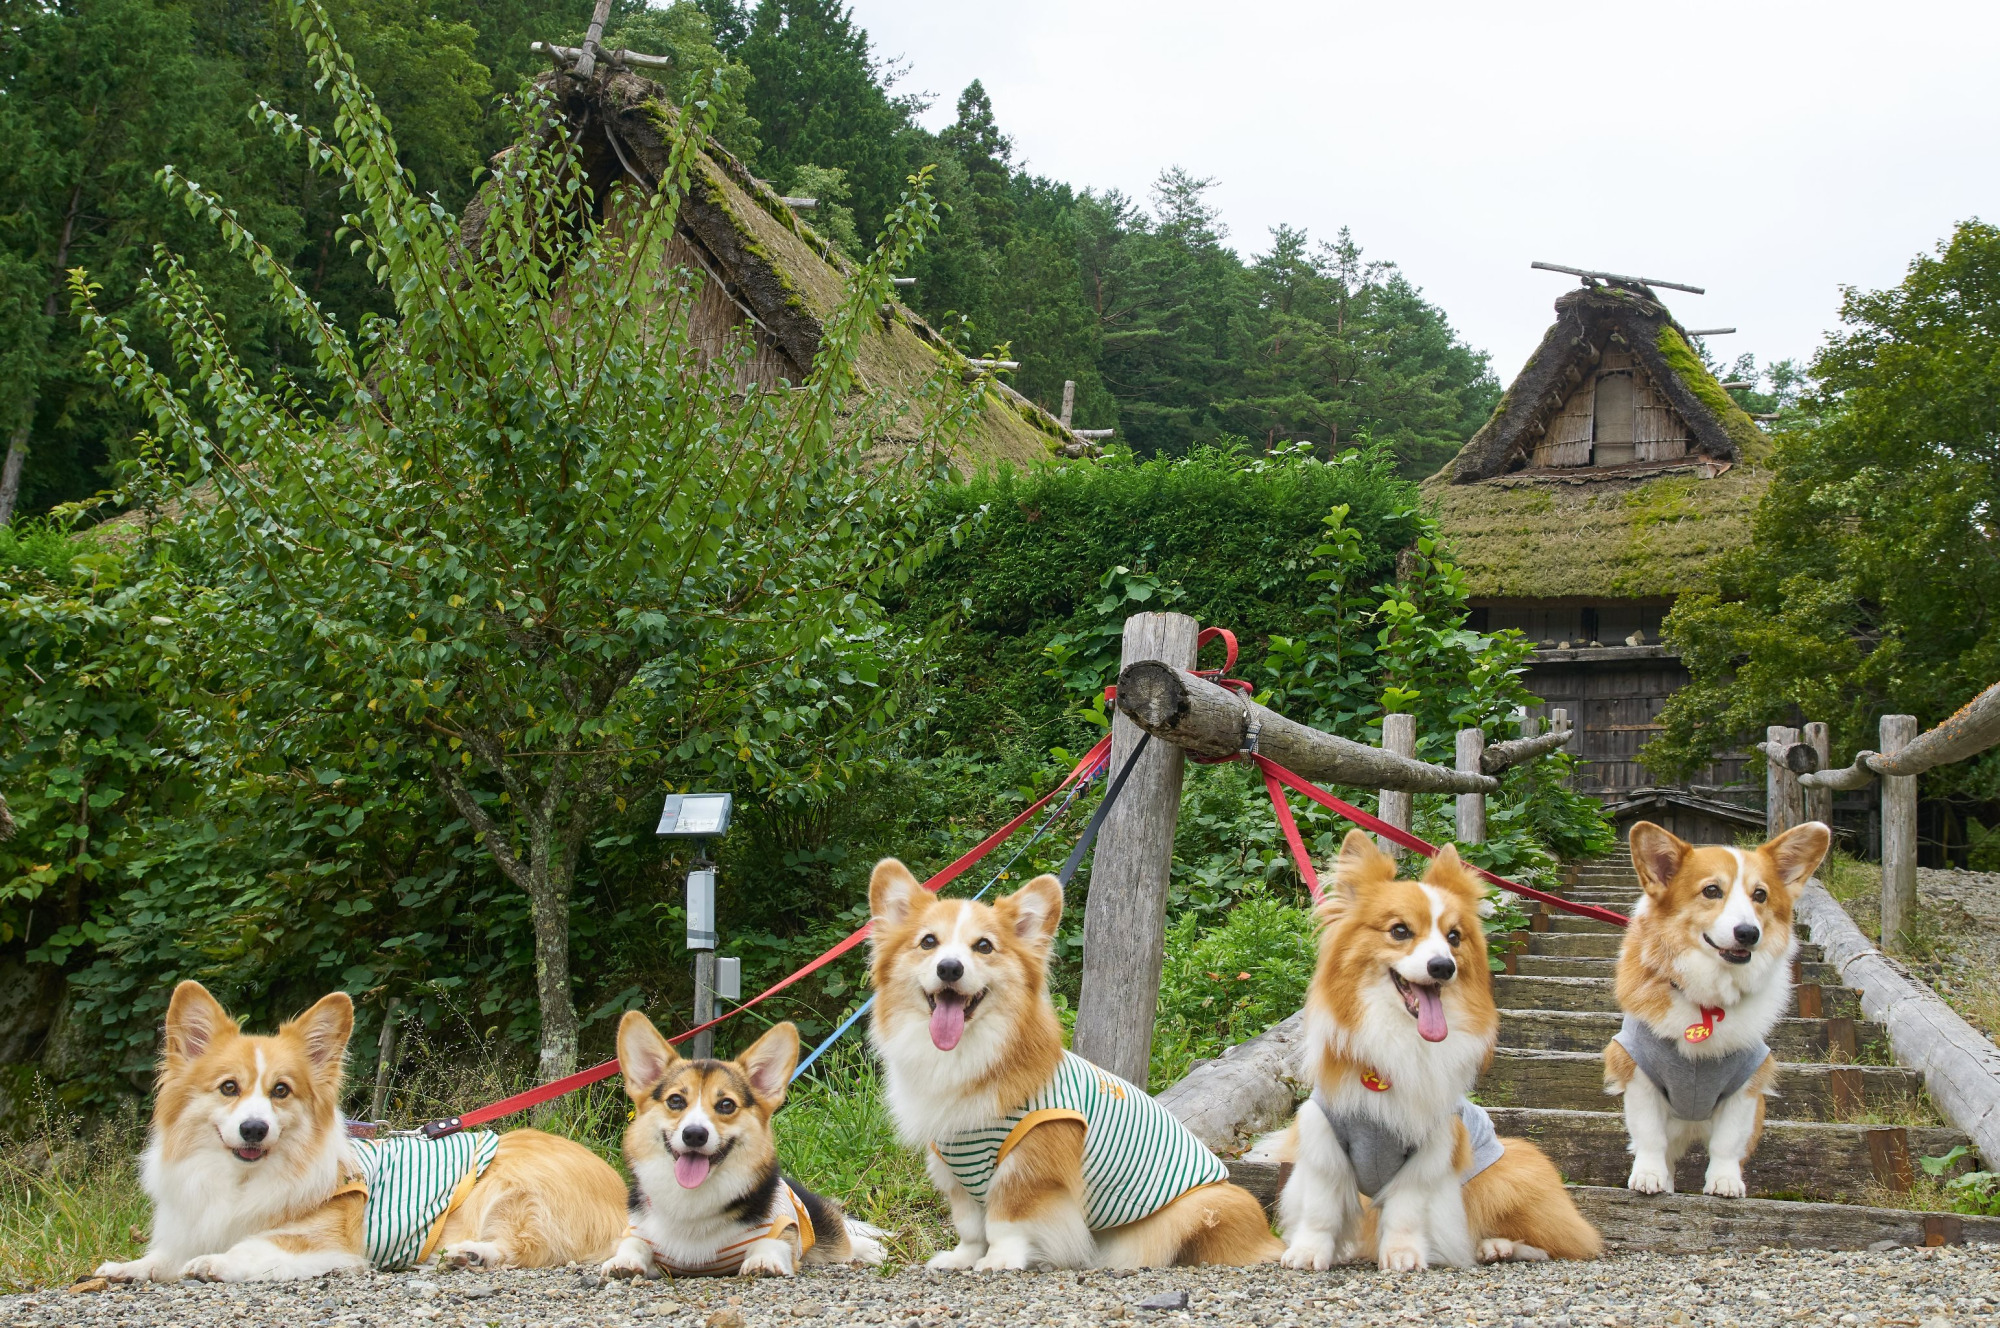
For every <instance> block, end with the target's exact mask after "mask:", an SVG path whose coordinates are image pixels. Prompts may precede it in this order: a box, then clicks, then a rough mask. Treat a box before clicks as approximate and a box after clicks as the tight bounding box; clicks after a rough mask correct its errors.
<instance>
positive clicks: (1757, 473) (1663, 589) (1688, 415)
mask: <svg viewBox="0 0 2000 1328" xmlns="http://www.w3.org/2000/svg"><path fill="white" fill-rule="evenodd" d="M1614 337H1615V338H1616V339H1617V340H1618V341H1619V342H1622V343H1623V345H1624V346H1625V348H1626V349H1628V350H1629V351H1630V352H1631V354H1632V355H1633V357H1634V358H1636V359H1637V360H1638V361H1639V363H1640V364H1641V365H1643V366H1644V368H1645V369H1646V371H1647V373H1648V374H1649V375H1650V376H1651V379H1652V381H1653V384H1654V386H1655V387H1656V388H1657V389H1658V390H1659V392H1660V393H1661V394H1662V395H1663V396H1665V397H1666V399H1667V401H1668V404H1670V405H1671V406H1672V407H1673V409H1674V410H1675V411H1676V412H1677V413H1678V414H1679V415H1680V416H1681V418H1682V419H1683V420H1684V421H1685V422H1686V424H1687V426H1688V433H1689V435H1690V442H1689V445H1688V455H1687V456H1686V457H1685V458H1684V459H1681V460H1675V461H1670V462H1657V463H1650V464H1649V463H1636V464H1632V465H1625V466H1618V467H1614V468H1608V469H1602V470H1600V469H1595V468H1592V467H1588V466H1575V467H1565V468H1561V469H1554V468H1547V467H1544V468H1540V469H1537V468H1534V467H1533V465H1532V458H1533V456H1534V451H1535V443H1536V440H1537V439H1538V438H1539V437H1540V435H1541V433H1542V431H1543V430H1544V429H1545V428H1546V427H1547V426H1548V423H1549V420H1550V418H1551V417H1552V416H1554V415H1555V413H1556V412H1557V411H1558V410H1560V409H1561V408H1562V404H1563V402H1564V401H1565V400H1566V399H1567V398H1568V397H1569V395H1570V393H1571V392H1573V391H1575V390H1576V389H1577V387H1578V386H1579V385H1580V384H1581V383H1582V382H1583V381H1584V380H1585V378H1586V376H1587V375H1588V374H1589V373H1590V371H1591V369H1592V366H1593V365H1595V364H1596V363H1597V361H1598V360H1599V359H1600V357H1601V356H1602V355H1603V353H1604V350H1605V348H1606V347H1607V346H1608V345H1610V344H1611V342H1612V340H1613V338H1614ZM1768 455H1769V442H1768V440H1767V439H1766V437H1765V435H1764V432H1763V430H1761V429H1759V428H1758V427H1757V425H1756V423H1755V421H1753V420H1752V419H1751V418H1750V417H1749V416H1748V415H1746V414H1744V412H1743V410H1742V408H1740V407H1739V406H1737V405H1736V403H1735V402H1734V401H1732V400H1730V397H1729V394H1728V393H1727V392H1725V391H1723V389H1722V385H1721V384H1720V383H1718V382H1716V381H1715V377H1714V375H1712V374H1710V373H1709V372H1708V370H1707V369H1706V368H1705V367H1703V365H1702V363H1701V360H1700V359H1699V358H1698V357H1697V356H1696V355H1695V353H1694V349H1693V347H1692V346H1690V345H1689V344H1688V341H1687V335H1686V333H1685V332H1683V331H1682V330H1681V328H1680V326H1679V325H1678V324H1676V323H1675V322H1674V320H1673V317H1672V315H1670V314H1669V313H1668V312H1667V311H1666V309H1665V308H1664V307H1663V306H1662V305H1661V304H1660V303H1659V302H1658V301H1657V300H1656V299H1654V298H1652V292H1651V291H1648V290H1644V289H1636V288H1631V287H1620V286H1599V287H1587V288H1585V289H1582V290H1576V291H1571V292H1570V293H1569V294H1567V295H1564V296H1563V297H1562V298H1561V299H1559V300H1557V301H1556V322H1555V325H1554V326H1553V327H1551V328H1550V329H1549V331H1548V334H1547V335H1546V336H1544V337H1543V338H1542V344H1541V346H1540V347H1539V348H1537V349H1536V351H1535V354H1534V356H1533V358H1531V359H1530V360H1529V361H1528V364H1527V367H1525V368H1524V369H1522V370H1521V373H1520V376H1519V377H1517V378H1516V379H1515V380H1514V382H1513V385H1512V386H1510V387H1509V388H1508V389H1507V392H1506V395H1505V396H1503V397H1502V398H1501V400H1500V404H1499V405H1498V406H1497V407H1495V409H1494V411H1493V416H1492V418H1491V419H1489V420H1488V421H1487V423H1486V425H1485V427H1484V428H1482V429H1480V431H1479V432H1478V433H1477V434H1475V435H1474V436H1473V439H1472V441H1471V442H1469V443H1467V444H1466V445H1465V447H1464V449H1463V450H1462V451H1460V452H1459V454H1458V455H1457V456H1456V457H1454V458H1453V459H1452V461H1451V462H1450V463H1449V464H1447V465H1446V466H1445V467H1444V468H1443V469H1442V470H1440V471H1439V472H1438V473H1437V474H1436V475H1433V476H1432V477H1431V478H1430V479H1428V480H1426V481H1425V482H1424V485H1423V491H1424V495H1425V497H1426V499H1427V500H1428V503H1429V506H1430V508H1431V510H1432V511H1433V513H1434V514H1435V515H1436V517H1437V520H1438V525H1439V528H1440V531H1441V533H1442V534H1443V535H1444V537H1445V539H1446V541H1447V542H1448V543H1449V544H1450V546H1451V549H1452V552H1453V556H1454V557H1455V558H1456V559H1457V561H1458V563H1459V565H1460V566H1461V567H1462V568H1463V569H1464V570H1465V573H1466V576H1467V578H1468V582H1469V584H1468V589H1469V590H1470V592H1471V594H1472V595H1473V597H1474V598H1475V599H1527V600H1545V599H1570V600H1619V599H1659V598H1671V597H1673V596H1676V595H1679V594H1681V593H1683V592H1685V591H1690V590H1706V589H1712V588H1713V587H1714V575H1715V562H1716V559H1717V558H1719V557H1720V556H1721V555H1722V554H1724V553H1727V552H1729V551H1731V550H1733V549H1738V548H1741V547H1743V546H1745V545H1747V544H1748V543H1749V541H1750V525H1751V517H1752V516H1753V515H1754V513H1755V512H1756V508H1757V503H1758V501H1759V500H1760V499H1761V498H1762V497H1763V494H1764V489H1765V486H1766V485H1767V484H1769V482H1770V473H1769V471H1767V470H1766V469H1764V468H1763V465H1762V463H1763V462H1764V461H1765V459H1766V458H1767V457H1768Z"/></svg>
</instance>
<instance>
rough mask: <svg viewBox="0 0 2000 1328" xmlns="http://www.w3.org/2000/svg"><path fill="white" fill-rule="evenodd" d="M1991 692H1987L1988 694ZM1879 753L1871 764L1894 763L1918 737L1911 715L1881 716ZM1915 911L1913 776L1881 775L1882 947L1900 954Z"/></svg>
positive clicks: (1915, 796)
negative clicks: (1880, 750) (1880, 749)
mask: <svg viewBox="0 0 2000 1328" xmlns="http://www.w3.org/2000/svg"><path fill="white" fill-rule="evenodd" d="M1987 694H1988V695H1990V694H1991V693H1990V692H1989V693H1987ZM1881 735H1882V739H1881V740H1882V755H1881V756H1880V757H1879V758H1877V759H1876V760H1874V761H1871V762H1869V764H1870V765H1872V766H1876V767H1878V769H1879V767H1880V766H1883V765H1895V764H1897V758H1898V757H1899V756H1901V755H1902V754H1903V753H1904V752H1905V751H1907V750H1908V749H1909V748H1910V747H1912V746H1914V745H1915V744H1916V742H1917V741H1921V740H1920V739H1918V738H1917V717H1916V716H1915V715H1884V716H1882V728H1881ZM1916 915H1917V777H1916V775H1915V773H1914V772H1913V773H1910V774H1907V775H1904V774H1896V775H1887V776H1885V777H1884V778H1883V780H1882V948H1883V949H1885V950H1887V951H1888V952H1889V953H1891V954H1900V953H1902V951H1903V949H1904V947H1905V937H1906V934H1907V933H1908V931H1909V927H1910V923H1911V922H1912V921H1914V920H1915V919H1916Z"/></svg>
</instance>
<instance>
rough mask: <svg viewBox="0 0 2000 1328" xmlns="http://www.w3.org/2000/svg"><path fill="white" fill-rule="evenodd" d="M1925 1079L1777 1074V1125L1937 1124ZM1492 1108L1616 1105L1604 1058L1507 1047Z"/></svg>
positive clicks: (1876, 1069)
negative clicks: (1924, 1091)
mask: <svg viewBox="0 0 2000 1328" xmlns="http://www.w3.org/2000/svg"><path fill="white" fill-rule="evenodd" d="M1922 1086H1923V1079H1922V1077H1921V1076H1919V1075H1917V1074H1915V1073H1913V1072H1912V1071H1909V1070H1905V1069H1903V1068H1901V1067H1900V1066H1884V1065H1811V1064H1805V1063H1801V1062H1797V1061H1788V1062H1781V1063H1780V1065H1779V1067H1778V1082H1777V1085H1776V1092H1777V1096H1776V1097H1775V1098H1773V1099H1772V1100H1771V1101H1770V1103H1769V1105H1768V1106H1767V1108H1766V1110H1767V1112H1768V1114H1769V1117H1770V1119H1772V1120H1849V1121H1851V1120H1855V1119H1857V1118H1859V1117H1861V1116H1863V1115H1868V1114H1873V1115H1876V1116H1878V1117H1894V1118H1896V1119H1898V1120H1903V1121H1921V1122H1925V1123H1932V1124H1934V1123H1935V1121H1934V1120H1933V1119H1932V1117H1931V1116H1930V1113H1929V1111H1928V1109H1927V1108H1925V1107H1923V1106H1922V1105H1921V1104H1920V1102H1919V1099H1918V1092H1919V1090H1920V1089H1921V1088H1922ZM1478 1094H1479V1100H1480V1101H1481V1102H1483V1103H1484V1104H1486V1105H1487V1106H1499V1107H1546V1108H1559V1109H1563V1110H1569V1111H1603V1110H1604V1109H1605V1107H1606V1105H1607V1104H1612V1105H1615V1099H1612V1098H1610V1097H1608V1096H1607V1095H1606V1094H1605V1092H1604V1058H1603V1056H1602V1054H1601V1053H1592V1052H1574V1051H1521V1050H1515V1049H1513V1048H1505V1047H1503V1048H1501V1049H1500V1050H1499V1051H1496V1052H1495V1053H1494V1054H1493V1063H1492V1064H1491V1065H1490V1066H1489V1067H1488V1068H1487V1071H1486V1073H1485V1074H1484V1075H1483V1076H1482V1077H1481V1078H1480V1080H1479V1088H1478Z"/></svg>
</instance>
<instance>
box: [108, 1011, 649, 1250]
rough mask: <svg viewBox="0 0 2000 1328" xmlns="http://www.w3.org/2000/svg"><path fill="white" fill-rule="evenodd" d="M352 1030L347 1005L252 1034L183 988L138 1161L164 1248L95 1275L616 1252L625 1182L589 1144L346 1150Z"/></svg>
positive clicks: (462, 1142) (539, 1138)
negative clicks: (344, 1097)
mask: <svg viewBox="0 0 2000 1328" xmlns="http://www.w3.org/2000/svg"><path fill="white" fill-rule="evenodd" d="M353 1030H354V1003H353V1002H352V1001H351V1000H349V999H348V997H347V995H346V994H345V993H343V992H335V993H334V994H332V995H331V996H327V997H325V998H324V999H322V1000H320V1001H319V1002H318V1003H317V1004H316V1005H314V1006H313V1007H312V1008H311V1009H310V1010H307V1011H306V1012H305V1013H304V1014H302V1015H300V1016H299V1017H298V1018H296V1019H294V1020H292V1021H291V1022H289V1023H287V1024H285V1025H284V1026H283V1027H281V1028H279V1030H278V1031H277V1033H276V1034H275V1035H273V1036H270V1037H250V1036H245V1035H244V1034H243V1033H242V1032H240V1031H239V1030H238V1028H237V1025H236V1021H235V1020H233V1019H231V1018H230V1017H229V1014H228V1012H227V1011H226V1010H224V1009H223V1008H222V1006H221V1005H220V1004H219V1003H218V1002H217V1001H216V999H215V998H214V997H213V996H211V995H209V993H208V992H207V990H206V989H204V988H203V987H202V986H201V984H200V983H198V982H183V983H181V984H180V986H178V987H176V988H175V989H174V995H173V1000H172V1001H171V1003H170V1004H169V1005H168V1007H167V1021H166V1044H165V1047H164V1049H163V1051H162V1054H161V1058H160V1072H159V1087H158V1095H157V1098H156V1100H155V1103H154V1107H153V1124H152V1130H151V1134H150V1138H149V1140H148V1142H147V1146H146V1152H145V1155H144V1159H143V1163H142V1166H141V1177H142V1181H143V1184H144V1186H145V1190H146V1193H147V1195H148V1196H149V1197H150V1198H151V1199H152V1201H153V1236H152V1241H151V1244H150V1245H149V1246H148V1247H147V1250H146V1253H145V1254H144V1255H142V1256H141V1257H140V1258H138V1259H135V1260H133V1261H131V1262H130V1263H106V1264H103V1265H101V1266H100V1267H99V1268H98V1270H97V1273H98V1276H100V1277H108V1278H111V1279H112V1280H114V1281H133V1282H137V1281H154V1282H172V1281H176V1280H178V1279H180V1278H184V1277H187V1278H199V1279H203V1280H206V1281H215V1282H253V1281H276V1280H284V1279H288V1278H304V1277H318V1276H320V1275H322V1274H325V1273H334V1272H345V1271H352V1270H357V1269H361V1268H365V1267H368V1266H370V1265H373V1266H375V1267H378V1268H395V1267H405V1266H408V1265H410V1264H413V1263H419V1262H423V1261H425V1260H427V1259H429V1258H431V1257H432V1256H433V1254H439V1255H441V1256H442V1257H444V1258H445V1259H447V1260H450V1261H453V1262H456V1263H461V1264H473V1265H479V1266H482V1267H503V1266H510V1265H511V1266H519V1267H531V1268H545V1267H550V1266H553V1265H557V1264H564V1263H568V1262H570V1261H572V1260H576V1259H589V1260H592V1261H593V1262H594V1261H595V1260H598V1259H601V1258H603V1257H604V1256H605V1254H607V1253H608V1252H609V1251H610V1250H611V1248H612V1246H613V1245H614V1244H615V1243H616V1241H617V1239H618V1232H619V1229H620V1228H621V1227H622V1226H623V1225H624V1212H623V1208H624V1203H623V1199H624V1195H623V1189H624V1187H623V1186H622V1185H621V1184H620V1183H619V1180H618V1173H617V1172H615V1171H613V1170H612V1169H611V1168H610V1167H609V1166H607V1165H605V1163H604V1162H602V1161H601V1160H599V1159H598V1158H597V1157H596V1156H595V1155H594V1154H592V1153H591V1152H590V1150H588V1149H586V1148H584V1147H583V1146H582V1145H581V1144H576V1143H572V1142H570V1141H569V1140H567V1139H558V1138H556V1137H554V1136H553V1135H548V1134H543V1133H542V1132H541V1131H539V1130H513V1131H510V1132H508V1133H507V1134H503V1135H493V1134H490V1133H486V1134H461V1135H454V1136H451V1137H449V1138H446V1139H442V1140H436V1141H433V1140H428V1139H393V1140H381V1141H375V1140H354V1141H350V1140H349V1139H348V1138H347V1126H346V1122H345V1121H344V1120H343V1119H342V1117H341V1114H340V1093H341V1081H342V1078H343V1066H344V1063H345V1059H346V1055H347V1040H348V1037H349V1035H350V1034H351V1033H352V1032H353Z"/></svg>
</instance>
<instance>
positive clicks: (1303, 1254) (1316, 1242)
mask: <svg viewBox="0 0 2000 1328" xmlns="http://www.w3.org/2000/svg"><path fill="white" fill-rule="evenodd" d="M1333 1245H1334V1242H1333V1237H1331V1236H1301V1237H1299V1238H1298V1239H1297V1240H1295V1241H1293V1242H1292V1243H1291V1244H1289V1245H1287V1246H1286V1247H1285V1254H1284V1257H1283V1258H1282V1259H1280V1260H1279V1262H1280V1263H1282V1264H1284V1266H1285V1267H1287V1268H1303V1269H1306V1270H1307V1271H1308V1272H1314V1273H1323V1272H1325V1271H1326V1270H1327V1269H1329V1268H1331V1267H1333V1262H1334V1248H1333Z"/></svg>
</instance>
